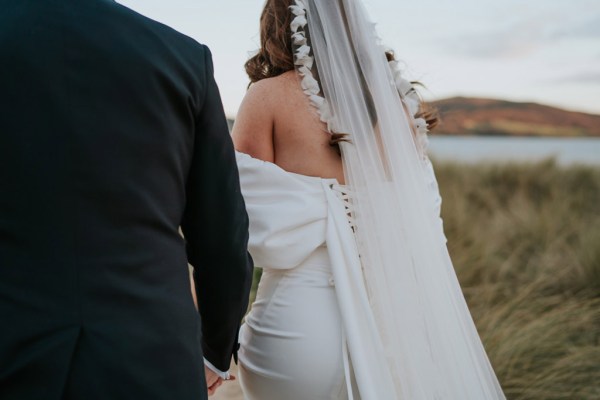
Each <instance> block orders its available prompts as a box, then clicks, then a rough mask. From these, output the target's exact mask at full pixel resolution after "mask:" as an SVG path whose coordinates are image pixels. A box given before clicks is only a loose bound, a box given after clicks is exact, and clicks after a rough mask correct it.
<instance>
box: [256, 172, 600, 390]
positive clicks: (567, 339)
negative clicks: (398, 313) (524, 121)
mask: <svg viewBox="0 0 600 400" xmlns="http://www.w3.org/2000/svg"><path fill="white" fill-rule="evenodd" d="M434 164H436V172H437V177H438V181H439V184H440V190H441V192H442V197H443V199H444V201H443V217H444V224H445V232H446V236H447V237H448V246H449V250H450V254H451V255H452V258H453V261H454V266H455V269H456V271H457V274H458V277H459V280H460V282H461V285H462V287H463V291H464V293H465V297H466V298H467V302H468V303H469V307H470V309H471V313H472V315H473V318H474V319H475V321H476V324H477V327H478V329H479V332H480V335H481V337H482V339H483V341H484V344H485V347H486V349H487V351H488V355H489V357H490V360H491V362H492V364H493V365H494V369H495V370H496V373H497V375H498V378H499V380H500V382H501V383H502V386H503V388H504V390H505V393H506V395H507V398H508V399H510V400H513V399H514V400H516V399H519V400H528V399H535V400H588V399H589V400H592V399H600V169H599V168H594V167H584V166H573V167H560V166H558V165H557V164H556V163H555V162H554V161H553V160H547V161H544V162H540V163H535V164H504V165H500V164H477V165H462V164H454V163H444V164H439V163H435V162H434ZM256 277H257V279H258V278H259V273H258V270H257V276H256Z"/></svg>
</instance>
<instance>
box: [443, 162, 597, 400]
mask: <svg viewBox="0 0 600 400" xmlns="http://www.w3.org/2000/svg"><path fill="white" fill-rule="evenodd" d="M436 171H437V177H438V181H439V184H440V190H441V192H442V197H443V199H444V202H443V217H444V224H445V232H446V235H447V237H448V246H449V251H450V254H451V255H452V258H453V262H454V267H455V269H456V272H457V275H458V277H459V280H460V282H461V285H462V287H463V292H464V294H465V297H466V298H467V302H468V303H469V307H470V309H471V313H472V315H473V318H474V319H475V321H476V323H477V327H478V329H479V332H480V335H481V337H482V339H483V341H484V344H485V346H486V349H487V351H488V354H489V357H490V360H491V361H492V364H493V365H494V368H495V370H496V372H497V374H498V378H499V380H500V382H501V383H502V386H503V388H504V390H505V392H506V395H507V397H508V398H509V399H536V400H542V399H543V400H558V399H565V400H567V399H569V400H575V399H578V400H579V399H590V400H591V399H599V398H600V169H598V168H593V167H583V166H581V167H579V166H574V167H565V168H563V167H560V166H558V165H556V163H555V162H554V161H553V160H547V161H544V162H541V163H536V164H505V165H497V164H496V165H494V164H489V165H486V164H478V165H473V166H467V165H459V164H439V165H437V168H436Z"/></svg>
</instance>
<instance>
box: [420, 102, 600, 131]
mask: <svg viewBox="0 0 600 400" xmlns="http://www.w3.org/2000/svg"><path fill="white" fill-rule="evenodd" d="M431 104H432V105H433V106H435V107H437V108H438V110H439V111H440V114H441V124H440V126H439V127H437V128H436V129H435V133H436V134H439V135H479V136H492V135H493V136H556V137H559V136H562V137H564V136H566V137H586V136H588V137H589V136H596V137H600V115H593V114H585V113H581V112H573V111H566V110H562V109H560V108H555V107H550V106H545V105H541V104H536V103H516V102H511V101H505V100H491V99H478V98H468V97H453V98H450V99H444V100H439V101H435V102H432V103H431Z"/></svg>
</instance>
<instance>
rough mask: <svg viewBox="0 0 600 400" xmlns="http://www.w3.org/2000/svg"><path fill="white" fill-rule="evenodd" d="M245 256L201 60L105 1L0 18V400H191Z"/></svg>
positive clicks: (224, 329) (224, 327) (226, 321)
mask: <svg viewBox="0 0 600 400" xmlns="http://www.w3.org/2000/svg"><path fill="white" fill-rule="evenodd" d="M180 228H181V230H182V232H183V235H184V236H185V239H183V238H182V236H181V235H180ZM247 240H248V219H247V215H246V211H245V207H244V203H243V199H242V196H241V194H240V187H239V178H238V172H237V168H236V163H235V157H234V151H233V147H232V143H231V140H230V137H229V134H228V130H227V125H226V121H225V117H224V113H223V108H222V105H221V100H220V97H219V93H218V89H217V86H216V84H215V81H214V79H213V65H212V61H211V55H210V52H209V50H208V49H207V48H206V47H205V46H202V45H199V44H198V43H196V42H194V41H193V40H192V39H190V38H188V37H185V36H183V35H181V34H179V33H177V32H175V31H174V30H172V29H170V28H168V27H166V26H164V25H161V24H159V23H156V22H154V21H151V20H149V19H147V18H144V17H142V16H140V15H138V14H136V13H134V12H133V11H131V10H129V9H127V8H125V7H123V6H120V5H118V4H116V3H115V2H113V1H110V0H0V399H2V400H12V399H15V400H16V399H18V400H29V399H31V400H45V399H49V400H51V399H56V400H59V399H82V400H83V399H85V400H93V399H105V400H118V399H127V400H150V399H160V400H162V399H164V400H167V399H168V400H199V399H203V398H206V390H207V388H206V383H205V380H204V360H203V357H204V358H205V359H206V361H207V365H209V366H210V367H211V368H212V369H213V370H220V371H221V372H223V373H225V372H226V371H227V369H228V368H229V363H230V361H231V357H232V354H235V352H236V350H237V332H238V328H239V324H240V320H241V318H242V316H243V314H244V312H245V311H246V307H247V302H248V293H249V289H250V283H251V271H252V261H251V259H250V257H249V255H248V253H247ZM188 262H189V263H190V264H192V265H193V266H194V271H195V272H194V281H195V284H196V294H197V298H198V305H199V314H198V312H197V311H196V308H195V307H194V304H193V300H192V293H191V290H190V277H189V271H188Z"/></svg>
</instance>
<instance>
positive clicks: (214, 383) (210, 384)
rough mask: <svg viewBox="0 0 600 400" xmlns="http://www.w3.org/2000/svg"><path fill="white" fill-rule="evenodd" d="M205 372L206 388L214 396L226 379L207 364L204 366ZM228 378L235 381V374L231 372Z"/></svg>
mask: <svg viewBox="0 0 600 400" xmlns="http://www.w3.org/2000/svg"><path fill="white" fill-rule="evenodd" d="M204 374H205V375H206V388H207V390H208V395H209V396H212V395H213V394H215V393H216V392H217V389H218V388H219V386H221V385H222V384H223V382H224V381H225V380H224V379H223V378H221V377H220V376H219V375H217V374H216V373H215V372H214V371H213V370H212V369H210V368H208V367H206V366H205V367H204ZM227 380H228V381H234V380H235V375H233V374H229V379H227Z"/></svg>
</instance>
